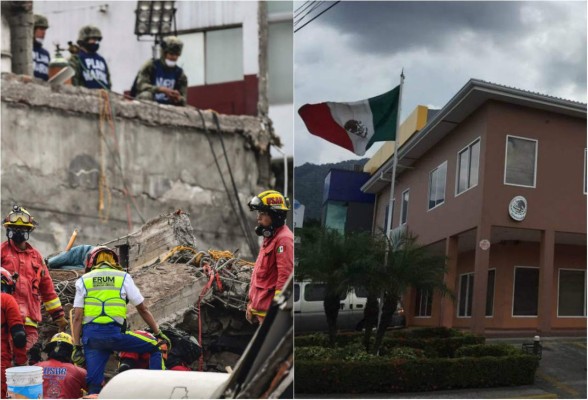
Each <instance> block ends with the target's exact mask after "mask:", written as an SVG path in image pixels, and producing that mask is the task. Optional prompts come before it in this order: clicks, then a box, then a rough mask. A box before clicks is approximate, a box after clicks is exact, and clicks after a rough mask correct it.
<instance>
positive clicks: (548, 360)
mask: <svg viewBox="0 0 588 400" xmlns="http://www.w3.org/2000/svg"><path fill="white" fill-rule="evenodd" d="M528 341H530V339H529V338H515V339H487V340H486V343H510V344H512V345H515V346H517V347H520V346H521V344H522V343H523V342H528ZM542 344H543V358H542V359H541V361H540V362H539V368H538V369H537V373H536V375H535V383H534V384H533V385H525V386H510V387H498V388H484V389H459V390H439V391H432V392H415V393H361V394H353V395H351V394H341V393H337V394H331V395H323V394H306V393H296V394H295V395H294V396H295V398H297V399H329V398H337V399H352V398H362V399H558V398H560V399H586V398H587V396H586V394H587V393H586V338H560V337H557V338H542Z"/></svg>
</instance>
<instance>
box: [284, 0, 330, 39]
mask: <svg viewBox="0 0 588 400" xmlns="http://www.w3.org/2000/svg"><path fill="white" fill-rule="evenodd" d="M339 2H340V1H336V2H334V3H333V4H331V5H330V6H329V7H327V8H326V9H324V10H323V11H321V12H320V13H319V14H318V15H316V16H315V17H313V18H312V19H311V20H310V21H308V22H307V23H305V24H304V25H302V26H301V27H300V28H297V29H295V30H294V33H296V32H298V31H299V30H300V29H302V28H304V27H305V26H306V25H308V24H310V23H311V22H312V21H314V20H315V19H317V18H318V17H320V16H321V15H323V14H324V13H326V12H327V11H329V10H330V9H331V8H333V7H335V6H336V5H337V4H339Z"/></svg>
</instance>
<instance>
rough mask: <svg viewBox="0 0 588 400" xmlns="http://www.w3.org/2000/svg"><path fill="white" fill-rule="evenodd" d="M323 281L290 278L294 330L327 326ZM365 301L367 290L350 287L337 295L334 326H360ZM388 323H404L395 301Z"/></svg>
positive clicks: (346, 327) (311, 330)
mask: <svg viewBox="0 0 588 400" xmlns="http://www.w3.org/2000/svg"><path fill="white" fill-rule="evenodd" d="M325 290H326V284H324V283H313V282H308V281H303V282H294V331H295V332H296V333H305V332H325V331H327V330H328V325H327V317H326V315H325V309H324V306H323V301H324V299H325ZM366 302H367V291H366V290H365V289H361V288H352V289H351V290H350V291H349V292H348V293H347V295H345V296H342V297H341V299H340V306H339V315H338V317H337V329H341V330H361V329H362V327H363V311H364V309H365V304H366ZM391 325H392V326H404V325H405V319H404V310H402V307H401V306H400V305H399V308H398V310H397V312H396V313H395V314H394V317H393V319H392V324H391Z"/></svg>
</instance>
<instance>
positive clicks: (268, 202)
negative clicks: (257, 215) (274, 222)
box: [247, 190, 290, 212]
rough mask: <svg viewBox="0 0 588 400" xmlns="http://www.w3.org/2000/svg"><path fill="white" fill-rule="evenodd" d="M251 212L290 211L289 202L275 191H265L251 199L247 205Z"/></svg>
mask: <svg viewBox="0 0 588 400" xmlns="http://www.w3.org/2000/svg"><path fill="white" fill-rule="evenodd" d="M247 205H248V206H249V209H250V210H251V211H278V212H280V211H282V212H287V211H289V210H290V201H289V200H288V198H287V197H284V196H282V194H281V193H280V192H277V191H275V190H266V191H265V192H261V193H260V194H258V195H257V196H255V197H253V198H252V199H251V200H250V201H249V203H247Z"/></svg>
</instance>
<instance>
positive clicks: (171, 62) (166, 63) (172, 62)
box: [165, 58, 177, 67]
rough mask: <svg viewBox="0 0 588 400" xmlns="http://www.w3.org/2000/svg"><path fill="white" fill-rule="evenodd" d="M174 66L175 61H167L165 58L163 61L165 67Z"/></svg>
mask: <svg viewBox="0 0 588 400" xmlns="http://www.w3.org/2000/svg"><path fill="white" fill-rule="evenodd" d="M176 64H177V62H176V61H172V60H168V59H167V58H166V59H165V65H167V66H168V67H175V66H176Z"/></svg>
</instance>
